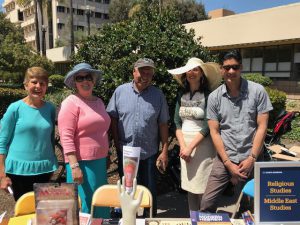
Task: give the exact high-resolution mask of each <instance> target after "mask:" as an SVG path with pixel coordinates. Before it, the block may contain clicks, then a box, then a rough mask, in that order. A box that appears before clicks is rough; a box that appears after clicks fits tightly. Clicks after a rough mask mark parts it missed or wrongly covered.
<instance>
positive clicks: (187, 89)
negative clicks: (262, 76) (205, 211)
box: [168, 58, 221, 211]
mask: <svg viewBox="0 0 300 225" xmlns="http://www.w3.org/2000/svg"><path fill="white" fill-rule="evenodd" d="M168 72H169V73H171V74H173V76H174V78H175V79H176V80H177V81H178V83H179V84H180V85H181V87H182V90H180V91H179V93H178V98H177V103H176V108H175V115H174V122H175V125H176V137H177V139H178V142H179V145H180V153H179V156H180V162H181V187H182V189H184V190H186V191H187V192H188V203H189V209H190V210H193V211H197V210H199V209H200V203H201V198H202V194H203V193H204V191H205V188H206V184H207V179H208V176H209V174H210V171H211V167H212V162H213V158H214V157H215V154H216V151H215V149H214V147H213V144H212V140H211V138H210V136H209V128H208V125H207V121H206V105H207V102H206V101H207V98H208V95H209V93H210V92H211V91H213V90H214V89H215V88H217V87H218V86H219V85H220V83H221V75H220V67H219V65H218V64H217V63H213V62H208V63H204V62H203V61H202V60H201V59H198V58H191V59H189V60H188V62H187V64H186V65H185V66H183V67H180V68H177V69H173V70H168Z"/></svg>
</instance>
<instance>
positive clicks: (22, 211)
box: [15, 191, 35, 216]
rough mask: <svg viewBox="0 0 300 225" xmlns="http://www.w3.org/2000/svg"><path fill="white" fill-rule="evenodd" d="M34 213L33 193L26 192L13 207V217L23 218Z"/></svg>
mask: <svg viewBox="0 0 300 225" xmlns="http://www.w3.org/2000/svg"><path fill="white" fill-rule="evenodd" d="M32 213H35V200H34V192H33V191H31V192H28V193H26V194H24V195H22V196H21V197H20V198H19V199H18V200H17V202H16V205H15V216H23V215H28V214H32Z"/></svg>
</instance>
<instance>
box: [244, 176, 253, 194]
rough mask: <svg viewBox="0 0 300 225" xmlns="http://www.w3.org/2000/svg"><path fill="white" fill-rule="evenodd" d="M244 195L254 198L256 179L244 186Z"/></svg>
mask: <svg viewBox="0 0 300 225" xmlns="http://www.w3.org/2000/svg"><path fill="white" fill-rule="evenodd" d="M243 193H244V194H245V195H248V196H250V197H252V198H254V179H252V180H250V181H248V182H247V183H246V184H245V186H244V188H243Z"/></svg>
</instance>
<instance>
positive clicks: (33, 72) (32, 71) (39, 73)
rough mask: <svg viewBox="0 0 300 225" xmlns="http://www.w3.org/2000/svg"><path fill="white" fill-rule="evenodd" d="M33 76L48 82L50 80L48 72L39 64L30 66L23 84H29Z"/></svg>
mask: <svg viewBox="0 0 300 225" xmlns="http://www.w3.org/2000/svg"><path fill="white" fill-rule="evenodd" d="M32 78H37V79H41V80H43V81H45V82H47V83H48V81H49V75H48V72H47V71H46V70H45V69H44V68H42V67H39V66H34V67H30V68H28V69H27V70H26V72H25V77H24V82H23V84H27V83H28V82H29V80H30V79H32Z"/></svg>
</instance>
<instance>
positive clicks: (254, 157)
mask: <svg viewBox="0 0 300 225" xmlns="http://www.w3.org/2000/svg"><path fill="white" fill-rule="evenodd" d="M249 156H250V157H252V158H253V159H254V161H256V160H257V156H256V155H255V154H253V153H251V155H249Z"/></svg>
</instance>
